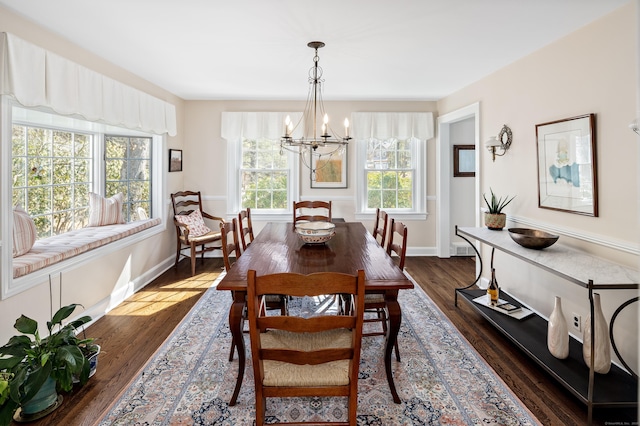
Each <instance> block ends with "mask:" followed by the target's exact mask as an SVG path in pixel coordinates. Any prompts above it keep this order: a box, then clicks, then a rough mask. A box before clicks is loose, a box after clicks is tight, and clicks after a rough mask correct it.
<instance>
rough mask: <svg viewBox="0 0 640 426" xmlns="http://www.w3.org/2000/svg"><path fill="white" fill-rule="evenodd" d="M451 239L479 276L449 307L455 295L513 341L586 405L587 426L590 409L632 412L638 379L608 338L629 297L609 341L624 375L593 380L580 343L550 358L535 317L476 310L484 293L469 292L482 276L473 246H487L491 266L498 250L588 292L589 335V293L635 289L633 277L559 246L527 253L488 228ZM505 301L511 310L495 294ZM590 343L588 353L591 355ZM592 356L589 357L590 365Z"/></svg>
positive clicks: (616, 371) (615, 371)
mask: <svg viewBox="0 0 640 426" xmlns="http://www.w3.org/2000/svg"><path fill="white" fill-rule="evenodd" d="M456 235H458V236H459V237H461V238H462V239H464V240H465V241H467V243H469V245H471V247H472V248H473V249H474V250H475V252H476V254H477V257H478V260H479V265H480V268H479V273H478V276H477V277H476V279H475V281H474V282H473V283H471V284H470V285H469V286H467V287H464V288H458V289H456V290H455V305H456V306H457V303H458V295H460V296H461V297H462V299H463V300H464V301H465V302H468V303H469V304H470V305H471V306H472V307H473V308H474V309H475V310H476V311H477V312H479V313H480V314H481V315H482V316H483V317H484V318H485V319H487V320H488V321H489V322H490V323H491V324H492V325H493V326H495V327H496V328H497V329H498V330H499V331H500V332H501V333H503V334H504V335H505V336H506V337H507V338H509V339H510V340H511V341H512V342H514V343H515V344H516V345H517V346H518V347H519V348H520V349H521V350H523V351H524V352H525V353H526V354H527V355H528V356H530V357H531V358H532V359H533V360H534V361H536V362H537V363H538V364H539V365H540V366H541V367H542V368H543V369H545V370H546V371H547V372H548V373H549V374H550V375H551V376H552V377H554V378H555V379H556V380H558V382H560V383H561V384H562V385H563V386H564V387H565V388H567V389H568V390H569V391H570V392H571V393H572V394H574V395H575V396H576V397H577V398H578V399H579V400H580V401H582V402H583V403H585V404H587V407H588V423H589V424H591V421H592V414H593V407H637V406H638V376H637V375H636V374H635V373H634V372H633V370H632V369H631V368H629V366H628V365H627V364H626V363H625V362H624V360H623V359H622V357H621V356H620V354H619V352H618V350H617V348H616V346H615V341H614V339H613V326H614V321H615V318H616V316H617V315H618V313H619V312H620V311H621V310H622V309H624V308H625V307H626V306H628V305H629V304H630V303H633V302H636V301H638V297H635V298H632V299H630V300H628V301H626V302H625V303H623V304H621V305H620V307H619V308H618V309H617V310H616V312H615V313H614V315H613V316H612V319H611V323H610V336H611V341H612V346H613V349H614V351H615V353H616V354H617V355H618V358H619V359H620V361H621V363H622V364H623V365H624V366H625V367H626V368H627V370H628V371H625V370H624V369H622V368H620V367H618V366H616V365H614V364H612V365H611V371H610V372H609V373H608V374H604V375H601V374H598V375H597V380H596V376H595V374H594V373H593V366H591V368H589V366H587V365H585V363H584V361H583V359H582V344H581V343H580V342H578V341H577V340H576V339H574V338H573V337H571V339H570V349H569V357H568V358H567V359H564V360H560V359H557V358H555V357H553V356H552V355H551V354H550V353H549V351H548V350H547V341H546V339H547V321H546V320H545V319H544V318H542V317H540V316H539V315H535V314H534V315H532V316H530V317H528V318H525V319H523V320H520V321H519V320H517V319H515V318H511V317H509V316H508V315H505V314H503V313H500V312H496V311H494V310H492V309H489V308H487V307H484V306H482V305H479V304H477V303H475V302H473V299H474V298H476V297H478V296H480V295H482V294H484V293H485V291H484V290H474V289H471V287H473V286H474V285H476V284H477V283H478V282H479V280H480V277H481V276H482V268H483V264H482V257H481V256H480V253H479V252H478V250H477V248H476V247H475V244H473V243H472V242H471V241H470V240H476V241H479V242H482V243H485V244H487V245H489V246H490V247H491V248H492V251H491V266H492V267H493V257H494V254H495V250H496V249H497V250H499V251H502V252H504V253H506V254H508V255H511V256H514V257H516V258H518V259H520V260H523V261H525V262H527V263H530V264H532V265H534V266H536V267H539V268H541V269H544V270H546V271H548V272H550V273H552V274H554V275H556V276H559V277H561V278H564V279H565V280H567V281H569V282H571V283H574V284H576V285H579V286H581V287H584V288H586V289H587V290H588V293H589V303H590V312H591V318H592V324H591V330H594V329H595V327H594V324H593V318H594V304H593V291H594V290H619V289H638V288H639V285H638V283H637V278H636V277H637V275H638V272H637V271H635V270H633V269H631V268H626V267H624V266H621V265H617V264H615V263H612V262H608V261H606V260H604V259H601V258H599V257H597V256H593V255H589V254H587V253H584V252H580V251H577V250H574V249H571V248H569V247H565V246H562V245H553V246H551V247H548V248H546V249H544V250H532V249H527V248H525V247H522V246H520V245H519V244H517V243H516V242H515V241H513V240H512V239H511V237H510V236H509V234H508V232H507V231H495V230H490V229H488V228H466V227H464V228H462V227H457V226H456ZM500 296H501V297H504V298H505V299H506V300H508V301H509V302H512V303H514V304H517V305H521V303H519V302H517V301H515V300H514V299H513V298H512V297H510V296H509V295H508V294H506V293H504V292H501V293H500ZM593 341H594V339H593V338H592V339H591V342H592V347H591V350H592V353H593ZM594 358H595V357H594V356H592V357H591V360H592V362H593V360H594Z"/></svg>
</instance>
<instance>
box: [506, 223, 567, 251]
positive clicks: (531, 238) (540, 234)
mask: <svg viewBox="0 0 640 426" xmlns="http://www.w3.org/2000/svg"><path fill="white" fill-rule="evenodd" d="M508 231H509V235H510V236H511V238H512V239H513V241H515V242H516V243H518V244H520V245H521V246H522V247H525V248H529V249H534V250H542V249H543V248H547V247H549V246H552V245H553V244H554V243H555V242H556V241H558V238H559V236H558V235H554V234H550V233H548V232H544V231H540V230H537V229H528V228H509V229H508Z"/></svg>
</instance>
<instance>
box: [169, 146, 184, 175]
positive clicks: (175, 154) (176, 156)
mask: <svg viewBox="0 0 640 426" xmlns="http://www.w3.org/2000/svg"><path fill="white" fill-rule="evenodd" d="M169 171H170V172H181V171H182V150H181V149H170V150H169Z"/></svg>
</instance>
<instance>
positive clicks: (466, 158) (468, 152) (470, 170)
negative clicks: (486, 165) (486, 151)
mask: <svg viewBox="0 0 640 426" xmlns="http://www.w3.org/2000/svg"><path fill="white" fill-rule="evenodd" d="M475 175H476V147H475V145H454V146H453V177H474V176H475Z"/></svg>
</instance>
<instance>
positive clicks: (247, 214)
mask: <svg viewBox="0 0 640 426" xmlns="http://www.w3.org/2000/svg"><path fill="white" fill-rule="evenodd" d="M238 230H239V231H240V242H241V243H242V251H245V250H246V249H247V246H248V245H249V244H251V242H252V241H253V238H254V237H253V224H252V223H251V209H250V208H249V207H247V209H246V210H241V211H240V213H238ZM247 236H249V242H247Z"/></svg>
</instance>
